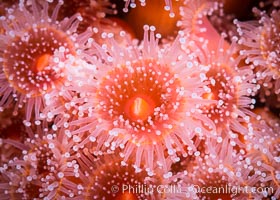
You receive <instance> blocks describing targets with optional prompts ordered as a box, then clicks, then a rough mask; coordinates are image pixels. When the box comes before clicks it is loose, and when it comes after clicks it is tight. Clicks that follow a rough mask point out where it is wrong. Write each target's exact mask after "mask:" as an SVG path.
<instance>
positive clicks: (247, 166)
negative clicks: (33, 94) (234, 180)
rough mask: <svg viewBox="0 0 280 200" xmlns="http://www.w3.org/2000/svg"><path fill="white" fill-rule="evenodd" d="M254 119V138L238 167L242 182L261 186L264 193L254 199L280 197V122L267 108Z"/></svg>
mask: <svg viewBox="0 0 280 200" xmlns="http://www.w3.org/2000/svg"><path fill="white" fill-rule="evenodd" d="M255 112H256V113H259V112H261V116H257V117H256V118H254V120H252V124H251V126H252V128H251V129H252V132H253V134H252V135H251V137H248V139H247V147H246V154H245V156H244V159H243V160H242V161H241V162H239V166H238V167H237V169H238V171H240V172H239V173H240V175H241V178H242V182H243V183H246V185H248V186H250V187H262V188H263V190H262V192H259V193H252V197H253V198H257V199H261V198H270V199H279V197H280V187H279V184H280V170H279V162H280V159H279V149H280V147H279V133H280V132H279V131H280V128H279V127H280V121H279V119H278V118H275V116H273V115H272V114H271V113H267V111H264V110H262V109H261V110H259V109H258V110H256V111H255Z"/></svg>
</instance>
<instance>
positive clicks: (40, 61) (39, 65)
mask: <svg viewBox="0 0 280 200" xmlns="http://www.w3.org/2000/svg"><path fill="white" fill-rule="evenodd" d="M50 58H51V55H50V54H48V53H45V54H43V55H41V56H39V57H38V58H37V59H35V64H34V71H36V72H40V71H42V70H43V69H44V68H45V67H47V66H48V64H49V61H50Z"/></svg>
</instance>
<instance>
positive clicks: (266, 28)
mask: <svg viewBox="0 0 280 200" xmlns="http://www.w3.org/2000/svg"><path fill="white" fill-rule="evenodd" d="M254 12H255V13H256V14H257V15H258V16H259V17H260V20H259V21H253V22H238V21H237V20H236V21H235V23H236V24H237V26H238V32H239V34H240V39H239V44H240V45H242V47H241V48H242V50H240V54H241V55H243V56H244V59H245V62H246V63H252V64H253V65H254V66H255V70H256V71H257V72H256V76H257V79H258V81H259V83H260V84H261V86H262V90H261V101H262V102H264V101H265V100H266V98H270V96H274V95H275V96H276V100H277V102H280V67H279V64H280V60H279V55H280V49H279V45H278V43H279V31H280V26H279V23H278V22H279V20H280V12H279V11H276V10H274V11H273V12H272V13H271V14H270V16H268V15H267V14H266V13H265V12H261V11H259V10H257V9H254ZM273 106H276V107H278V106H277V105H273Z"/></svg>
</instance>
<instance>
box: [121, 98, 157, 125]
mask: <svg viewBox="0 0 280 200" xmlns="http://www.w3.org/2000/svg"><path fill="white" fill-rule="evenodd" d="M154 108H155V105H154V102H153V100H151V99H150V98H149V97H145V96H136V97H134V98H132V99H131V100H129V101H128V102H127V104H126V112H127V113H128V115H129V117H130V118H131V119H132V120H135V121H137V120H142V121H145V120H147V119H148V117H149V116H151V115H152V114H153V112H154Z"/></svg>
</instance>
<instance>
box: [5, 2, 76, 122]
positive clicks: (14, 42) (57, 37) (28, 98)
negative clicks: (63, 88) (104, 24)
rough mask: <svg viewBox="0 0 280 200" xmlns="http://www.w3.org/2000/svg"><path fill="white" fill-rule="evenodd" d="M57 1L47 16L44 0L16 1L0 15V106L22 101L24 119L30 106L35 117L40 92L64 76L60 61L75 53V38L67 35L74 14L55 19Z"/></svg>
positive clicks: (53, 85)
mask: <svg viewBox="0 0 280 200" xmlns="http://www.w3.org/2000/svg"><path fill="white" fill-rule="evenodd" d="M59 7H60V3H59V4H57V6H56V7H55V9H54V11H53V14H52V16H51V17H49V16H48V3H47V2H43V3H42V4H39V3H37V2H35V1H32V6H31V7H29V6H26V5H25V4H24V2H23V3H22V2H20V3H19V4H18V5H17V6H16V8H15V9H10V10H9V12H8V13H7V15H6V16H2V17H1V22H2V25H3V28H4V29H5V33H4V34H3V35H2V36H1V42H0V46H1V64H2V65H3V68H1V72H0V77H1V83H2V84H1V86H0V88H1V89H0V94H1V101H0V106H2V107H6V106H8V105H9V104H11V98H14V100H15V101H17V103H16V105H15V109H16V110H17V109H18V108H20V107H22V106H23V104H24V103H26V109H25V111H26V118H27V121H29V120H30V118H31V113H32V110H33V107H35V116H36V118H38V117H39V111H40V108H41V107H42V105H43V102H42V95H43V94H45V93H46V92H48V91H50V90H53V89H54V88H55V87H56V86H57V85H59V84H60V83H61V82H62V81H63V79H64V78H65V71H64V70H65V69H64V68H65V65H63V62H64V61H65V60H66V59H69V56H70V55H71V56H74V55H75V54H76V45H75V43H74V41H75V40H76V38H74V36H71V34H73V33H74V31H75V29H76V28H77V25H78V20H77V15H75V16H73V17H71V18H69V19H68V18H66V19H65V20H63V21H61V22H60V23H59V22H57V21H56V16H57V12H58V10H59ZM29 10H30V11H29Z"/></svg>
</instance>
